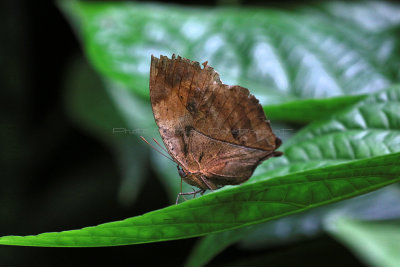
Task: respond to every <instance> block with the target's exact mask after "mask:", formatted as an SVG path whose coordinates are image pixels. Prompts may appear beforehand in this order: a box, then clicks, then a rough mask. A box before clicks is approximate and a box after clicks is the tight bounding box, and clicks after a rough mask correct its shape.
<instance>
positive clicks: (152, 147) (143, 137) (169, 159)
mask: <svg viewBox="0 0 400 267" xmlns="http://www.w3.org/2000/svg"><path fill="white" fill-rule="evenodd" d="M140 138H142V140H143V141H144V142H146V144H148V145H149V146H150V147H151V148H153V149H154V150H155V151H157V152H158V153H160V154H161V155H163V156H164V157H166V158H167V159H169V160H170V161H172V162H173V163H176V162H175V161H173V160H172V159H171V158H169V157H168V156H166V155H165V154H164V153H162V152H161V151H160V150H158V149H157V148H155V147H154V146H153V145H152V144H150V143H149V142H148V141H147V140H146V139H145V138H144V137H143V136H140Z"/></svg>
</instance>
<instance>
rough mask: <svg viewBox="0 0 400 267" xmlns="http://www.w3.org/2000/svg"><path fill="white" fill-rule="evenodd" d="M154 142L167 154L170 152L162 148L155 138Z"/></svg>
mask: <svg viewBox="0 0 400 267" xmlns="http://www.w3.org/2000/svg"><path fill="white" fill-rule="evenodd" d="M153 141H154V142H156V144H157V145H158V146H159V147H160V148H161V149H162V150H163V151H164V152H166V153H168V151H167V150H166V149H165V148H164V147H163V146H162V145H160V143H159V142H158V141H157V140H156V139H155V138H154V137H153Z"/></svg>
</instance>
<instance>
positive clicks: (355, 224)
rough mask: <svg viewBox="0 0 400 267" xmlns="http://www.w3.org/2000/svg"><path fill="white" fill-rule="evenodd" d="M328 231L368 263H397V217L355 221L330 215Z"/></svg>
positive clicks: (399, 234)
mask: <svg viewBox="0 0 400 267" xmlns="http://www.w3.org/2000/svg"><path fill="white" fill-rule="evenodd" d="M327 229H328V231H329V232H330V233H331V234H332V235H333V236H334V237H336V238H337V239H339V240H340V241H342V242H343V243H344V244H345V245H347V246H348V247H349V248H350V249H351V250H352V251H353V252H354V253H355V254H356V255H358V257H359V258H360V259H361V260H364V262H365V263H366V264H368V265H372V266H385V267H397V266H399V263H400V220H389V221H359V220H354V219H349V218H340V219H337V220H335V219H332V221H331V222H330V223H329V226H328V227H327Z"/></svg>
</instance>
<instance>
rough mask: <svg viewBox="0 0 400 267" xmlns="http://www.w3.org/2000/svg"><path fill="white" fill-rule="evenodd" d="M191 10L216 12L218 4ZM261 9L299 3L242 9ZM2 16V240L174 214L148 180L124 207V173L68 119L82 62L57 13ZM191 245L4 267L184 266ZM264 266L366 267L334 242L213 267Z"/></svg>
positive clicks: (26, 9) (4, 253)
mask: <svg viewBox="0 0 400 267" xmlns="http://www.w3.org/2000/svg"><path fill="white" fill-rule="evenodd" d="M169 2H170V1H169ZM176 2H178V3H179V2H181V3H184V2H186V1H176ZM221 2H223V1H221ZM191 3H192V4H202V5H204V4H207V5H215V4H216V1H208V2H207V1H206V2H204V1H192V2H191ZM261 3H262V4H263V5H268V6H279V7H283V8H290V7H292V4H293V3H294V2H293V1H279V2H278V1H269V2H267V3H266V2H258V3H257V2H256V1H250V2H246V4H252V5H256V4H261ZM0 7H1V8H0V17H1V21H2V23H1V26H0V33H1V35H0V36H1V39H2V42H1V48H2V49H1V50H0V59H1V72H0V85H1V90H0V104H1V105H0V107H1V113H0V134H1V138H0V146H1V148H0V155H1V158H0V167H1V180H0V183H1V185H0V236H3V235H13V234H14V235H29V234H38V233H41V232H50V231H62V230H69V229H75V228H82V227H85V226H91V225H96V224H100V223H104V222H109V221H115V220H120V219H124V218H127V217H132V216H135V215H139V214H142V213H145V212H147V211H151V210H154V209H158V208H162V207H165V206H166V205H168V200H167V197H166V195H165V192H164V190H163V188H162V187H161V185H160V184H159V183H158V180H157V179H156V178H154V177H153V176H154V175H153V173H152V171H151V170H148V172H147V176H148V177H146V179H145V185H144V187H143V189H142V191H141V192H142V193H141V194H140V196H139V197H138V200H137V201H136V203H135V204H134V205H132V206H122V205H120V203H119V202H118V200H117V193H118V186H119V183H120V179H119V177H120V173H119V171H118V168H117V166H116V162H115V159H114V158H113V156H112V154H111V152H110V151H109V150H108V148H107V147H106V146H105V145H104V144H103V143H101V142H99V141H98V140H97V139H95V138H93V137H92V136H90V135H89V134H87V133H86V132H84V131H83V130H81V129H80V128H78V127H77V126H76V125H74V123H73V122H72V121H71V120H70V119H69V118H68V116H67V114H66V112H65V107H64V102H63V94H64V91H63V90H64V83H65V79H66V77H65V76H66V75H65V73H66V72H67V70H68V68H69V66H71V64H72V62H73V61H74V59H76V58H78V57H83V54H82V50H81V48H80V45H79V43H78V41H77V39H76V37H75V35H74V33H73V32H72V30H71V28H70V26H69V24H68V23H67V21H66V20H65V19H64V17H63V15H62V14H61V12H60V11H59V10H58V9H57V7H56V5H55V3H54V2H52V1H28V0H26V1H2V2H1V4H0ZM177 182H178V180H177ZM195 241H196V239H186V240H180V241H171V242H163V243H155V244H147V245H134V246H123V247H111V248H30V247H11V246H1V247H0V265H1V266H27V265H29V266H32V265H33V266H38V265H40V266H53V265H57V266H68V265H74V266H76V265H77V266H81V265H82V266H83V265H85V266H86V265H89V264H90V265H102V264H109V265H111V264H116V263H119V264H120V265H130V266H132V265H136V264H139V263H141V264H143V263H145V264H146V265H150V266H151V265H155V264H162V265H166V266H179V265H182V263H183V262H184V260H185V259H186V257H187V255H188V253H189V251H190V250H191V248H192V246H193V245H194V243H195ZM259 259H263V262H264V263H263V266H265V265H278V266H289V265H297V266H298V265H303V266H310V265H312V266H322V265H324V266H337V265H343V266H350V265H351V266H357V265H360V263H359V262H358V261H357V259H356V258H355V257H354V256H352V254H351V253H350V252H348V251H347V250H346V249H345V248H344V247H343V246H342V245H340V244H339V243H337V242H336V241H335V240H333V239H331V238H330V237H328V236H322V237H319V238H317V239H313V240H309V241H304V242H301V243H295V244H292V245H288V246H281V247H277V248H273V249H268V250H260V251H252V252H246V251H240V250H239V249H238V248H236V247H235V246H233V247H231V248H229V249H227V250H226V251H225V252H224V253H222V254H220V255H219V256H218V257H217V258H216V259H214V260H213V262H212V263H211V265H214V266H216V265H218V266H220V265H232V264H233V263H234V262H235V263H238V264H240V263H241V261H243V260H246V261H247V263H248V264H250V263H251V261H252V260H259Z"/></svg>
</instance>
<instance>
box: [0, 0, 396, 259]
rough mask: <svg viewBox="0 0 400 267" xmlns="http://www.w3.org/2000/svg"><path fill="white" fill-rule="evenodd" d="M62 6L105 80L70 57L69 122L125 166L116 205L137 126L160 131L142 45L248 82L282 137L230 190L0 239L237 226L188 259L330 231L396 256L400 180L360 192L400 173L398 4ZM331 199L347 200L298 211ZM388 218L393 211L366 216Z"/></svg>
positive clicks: (136, 149) (77, 239) (100, 240)
mask: <svg viewBox="0 0 400 267" xmlns="http://www.w3.org/2000/svg"><path fill="white" fill-rule="evenodd" d="M59 5H60V7H61V9H62V10H63V12H64V13H65V14H66V16H67V18H68V19H69V21H70V22H71V24H72V25H73V28H74V30H75V31H76V33H77V35H78V38H79V39H80V40H81V44H82V47H83V49H84V51H85V53H86V55H87V58H88V60H89V62H90V63H91V64H92V66H93V67H94V69H95V70H96V71H97V72H98V73H99V74H100V75H101V77H102V80H101V81H99V80H97V79H96V77H93V79H87V77H90V75H91V74H90V71H87V69H85V68H82V66H80V65H79V64H77V65H76V66H75V67H73V68H72V70H71V73H70V79H69V80H70V85H69V86H68V88H69V89H68V92H67V95H66V107H67V109H68V113H69V115H70V117H71V118H72V119H73V121H74V122H75V123H76V124H77V125H79V126H80V127H81V128H82V129H85V130H86V131H87V132H88V133H90V134H92V135H93V136H96V137H97V138H99V140H101V141H103V142H104V143H105V144H107V145H108V146H109V147H110V149H111V150H112V151H113V154H114V157H115V158H116V160H117V161H118V163H119V167H120V173H121V176H122V177H123V180H122V182H121V186H120V200H121V201H122V203H125V204H129V203H133V202H134V201H135V198H136V197H137V195H138V193H139V192H140V191H141V185H142V184H143V177H145V175H144V174H145V168H147V166H146V156H147V153H149V151H148V150H147V149H146V148H144V147H143V144H142V143H141V142H139V138H138V135H143V136H145V137H146V138H147V139H151V137H154V136H158V133H157V128H156V125H155V123H154V120H153V116H152V112H151V107H150V102H149V99H148V75H149V74H148V70H149V64H150V55H151V54H154V55H156V56H158V55H160V54H163V55H168V56H170V55H171V54H172V53H175V54H178V55H181V56H183V57H187V58H189V59H191V60H196V61H206V60H207V61H208V62H209V65H211V66H213V67H214V68H215V69H216V70H217V71H218V72H219V73H220V75H221V78H222V80H223V82H224V83H227V84H240V85H242V86H245V87H248V88H249V89H250V91H251V92H252V93H253V94H255V95H256V97H257V98H258V99H260V102H261V103H262V105H263V107H264V110H265V111H266V114H267V116H268V117H269V118H270V119H271V120H272V121H273V128H274V130H275V131H276V132H277V133H278V134H279V133H281V135H284V136H282V137H283V138H282V139H283V140H284V144H283V146H282V151H284V152H285V155H284V156H283V157H281V158H274V159H270V160H268V161H267V162H264V163H263V164H262V165H261V166H260V167H259V168H258V169H257V171H256V173H255V177H253V178H252V179H251V180H250V181H249V182H248V183H246V184H245V185H243V186H241V187H231V186H227V187H225V188H223V189H221V190H218V191H217V192H214V193H211V194H208V195H206V196H204V197H201V198H199V199H195V200H191V201H187V202H185V203H182V204H180V205H178V206H173V207H168V208H165V209H162V210H158V211H154V212H151V213H148V214H145V215H144V216H138V217H133V218H130V219H127V220H124V221H118V222H114V223H108V224H104V225H99V226H96V227H91V228H84V229H82V230H76V231H68V232H61V233H54V234H53V233H50V234H42V235H38V236H32V237H26V238H21V237H4V238H1V239H0V242H1V243H3V244H19V245H33V246H34V245H39V246H101V245H121V244H133V243H145V242H154V241H160V240H171V239H177V238H187V237H193V236H199V235H205V234H209V233H213V232H220V231H223V230H227V229H235V230H231V231H225V232H222V233H216V234H211V235H208V236H206V237H205V238H203V239H202V240H200V241H199V243H198V244H197V246H196V247H195V248H194V249H193V251H192V254H191V255H190V256H189V258H188V261H187V265H188V266H201V265H204V264H206V263H207V262H208V261H210V260H211V259H212V258H213V257H214V256H216V255H217V254H218V253H220V252H221V251H222V250H224V249H225V248H226V247H228V246H230V245H232V244H234V243H236V242H240V243H239V244H240V247H241V248H243V249H248V250H251V249H261V248H267V247H271V246H278V245H279V244H287V243H290V242H295V241H298V240H304V239H307V238H310V237H313V236H316V235H318V234H320V233H321V232H322V231H325V229H328V231H329V232H330V233H332V234H333V235H334V236H337V237H338V240H340V241H342V242H343V244H345V245H348V246H349V247H350V248H351V249H352V250H354V251H355V252H356V253H357V255H358V256H359V257H360V258H362V259H363V260H364V261H365V262H367V263H369V264H372V265H375V266H382V265H383V266H394V265H393V263H395V264H396V263H397V262H398V261H399V259H398V257H396V253H395V252H393V249H395V251H396V249H398V248H397V247H394V246H393V244H394V243H395V242H397V241H396V240H397V239H396V238H397V236H396V235H393V236H392V234H393V232H395V229H396V226H398V224H397V221H395V220H398V218H400V211H399V209H398V207H397V206H398V205H396V203H398V201H399V200H400V193H399V187H398V185H393V186H390V187H387V188H384V189H381V190H379V191H377V192H373V193H369V194H367V195H362V194H364V193H367V192H369V191H372V190H376V189H378V188H380V187H382V186H384V185H388V184H390V183H393V182H395V181H398V179H399V177H400V171H399V169H398V166H397V163H398V162H399V158H398V157H399V156H398V155H399V154H398V153H396V152H399V151H400V135H399V131H400V104H399V102H400V86H399V85H396V83H399V82H400V34H399V33H400V32H399V29H400V27H399V25H400V16H399V15H398V14H400V5H397V4H394V3H390V2H375V1H366V2H363V1H360V2H350V3H346V2H323V3H320V4H313V5H297V6H295V7H294V8H292V10H290V11H287V10H283V9H265V8H243V7H229V8H228V7H217V8H204V7H183V6H178V5H161V4H140V3H89V2H78V1H60V2H59ZM88 81H89V83H88ZM305 124H308V125H305ZM298 127H302V128H301V130H300V131H298V132H297V131H295V130H297V128H298ZM151 161H152V166H153V168H154V170H155V172H157V174H158V177H159V179H160V182H161V183H162V184H163V185H164V187H165V189H166V191H167V192H168V195H169V198H170V201H171V203H172V202H173V200H174V198H175V197H176V194H177V192H178V191H179V190H180V189H179V186H180V185H179V179H178V175H177V172H176V167H175V166H173V165H172V164H170V163H169V162H168V163H167V160H165V159H164V158H162V157H161V156H160V155H158V154H157V153H154V152H153V151H152V152H151ZM387 164H389V165H387ZM327 166H328V167H327ZM336 175H338V176H337V177H340V178H341V179H337V177H335V176H336ZM315 177H319V178H322V179H319V180H318V181H317V180H314V179H315ZM271 178H274V179H271ZM184 190H190V188H189V187H188V186H186V187H185V188H184ZM357 195H360V196H359V197H357V198H354V199H350V200H345V199H347V198H349V197H352V196H357ZM340 200H345V201H341V202H339V203H336V204H333V205H332V204H331V205H329V206H323V207H319V208H316V209H311V210H309V209H310V208H314V207H317V206H320V205H324V204H328V203H333V202H336V201H340ZM383 207H384V208H383ZM382 209H384V210H385V212H382V211H381V210H382ZM300 211H303V212H301V213H297V212H300ZM294 213H297V214H294ZM289 214H292V215H290V216H287V215H289ZM278 217H282V218H280V219H277V218H278ZM271 219H275V220H271ZM387 219H391V220H394V221H391V222H390V223H386V222H385V221H382V223H381V222H370V221H369V220H387ZM171 221H172V222H173V223H171ZM249 225H252V226H249ZM388 225H389V226H388ZM371 231H376V232H377V234H371ZM358 239H359V240H360V241H354V240H358ZM371 251H374V253H370V252H371ZM383 259H384V260H383ZM269 260H270V259H269ZM266 261H268V259H263V262H266ZM380 264H381V265H380Z"/></svg>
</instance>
